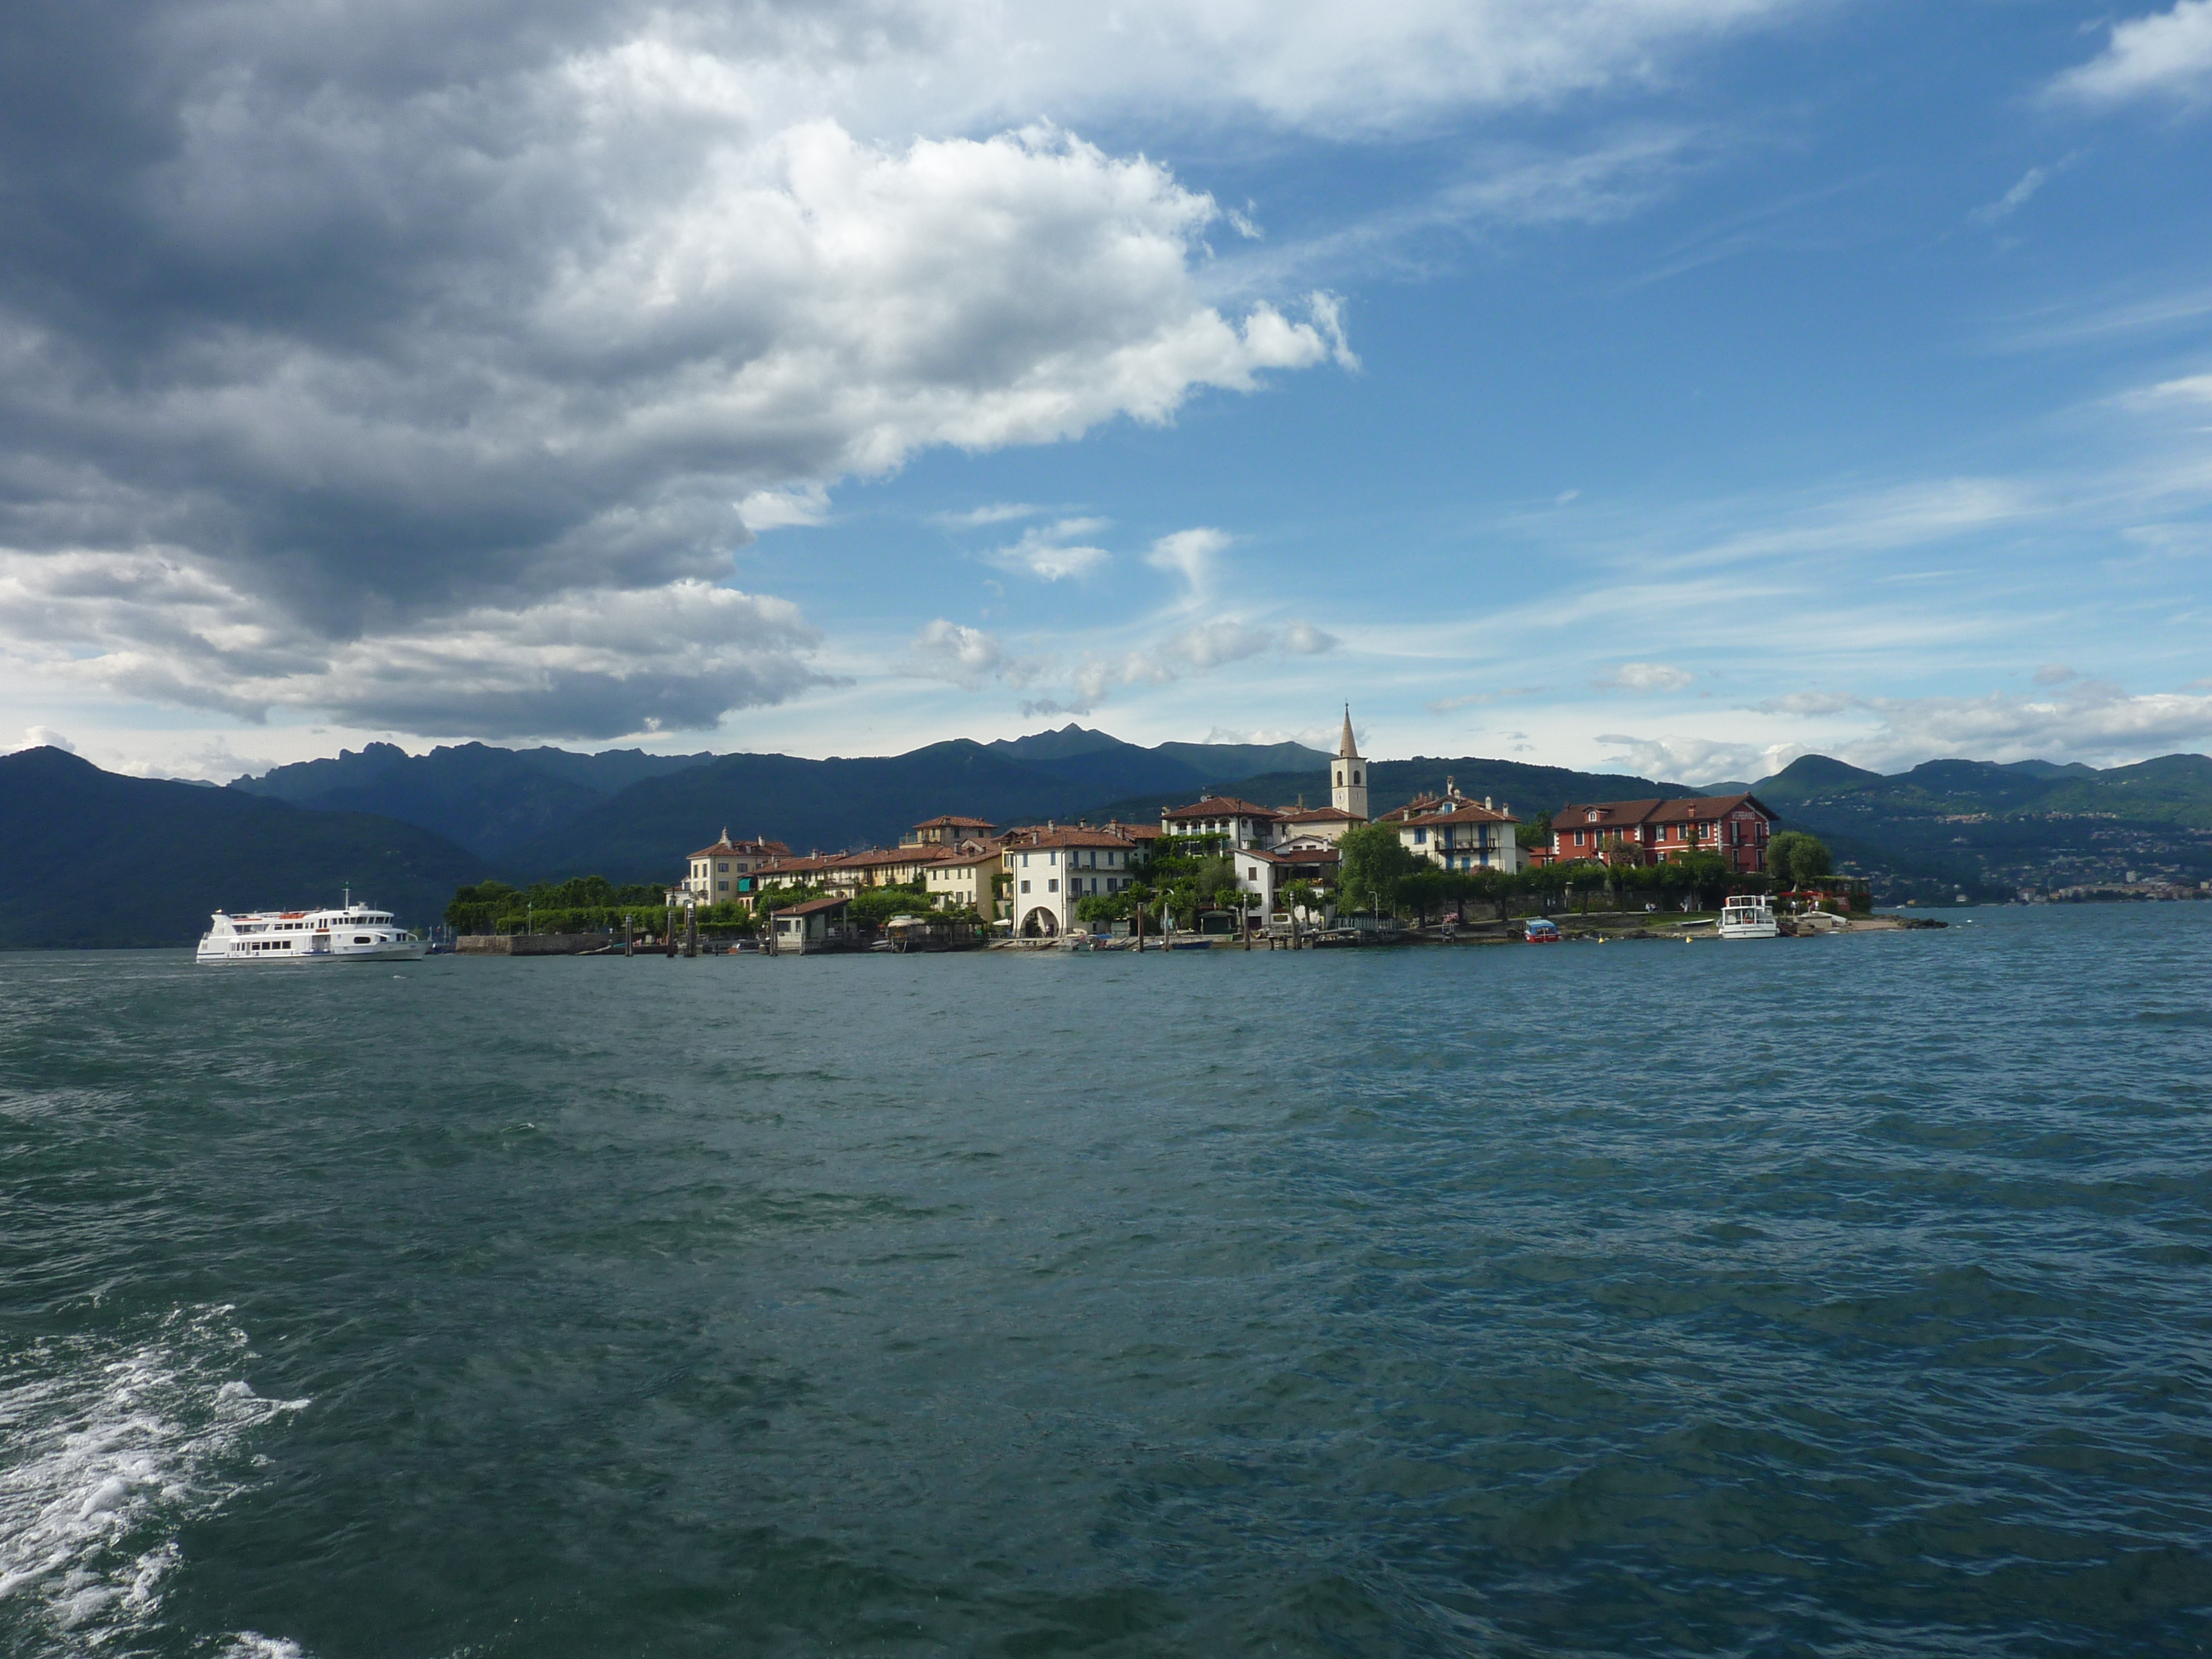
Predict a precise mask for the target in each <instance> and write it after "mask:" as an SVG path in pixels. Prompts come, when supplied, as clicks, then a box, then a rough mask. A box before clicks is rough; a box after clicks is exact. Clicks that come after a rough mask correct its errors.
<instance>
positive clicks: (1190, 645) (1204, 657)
mask: <svg viewBox="0 0 2212 1659" xmlns="http://www.w3.org/2000/svg"><path fill="white" fill-rule="evenodd" d="M1338 644H1339V641H1338V640H1337V639H1336V637H1335V636H1334V635H1331V634H1327V633H1324V632H1322V630H1321V629H1318V628H1316V627H1315V626H1313V624H1312V623H1306V622H1291V623H1285V624H1284V625H1282V626H1281V627H1279V628H1277V627H1268V626H1265V625H1261V624H1258V623H1248V622H1243V621H1240V620H1238V619H1237V618H1235V617H1220V618H1217V619H1216V620H1214V621H1212V622H1207V623H1198V624H1196V625H1194V626H1193V627H1189V628H1185V629H1180V630H1178V631H1177V632H1176V633H1175V634H1172V635H1169V636H1168V637H1167V638H1165V639H1164V640H1161V641H1158V642H1157V643H1155V644H1152V645H1149V646H1146V647H1139V649H1137V650H1134V651H1129V652H1126V653H1122V654H1121V655H1119V656H1111V657H1092V658H1090V659H1087V660H1085V662H1084V663H1083V664H1082V665H1080V666H1079V668H1078V669H1077V670H1076V671H1075V675H1074V680H1075V685H1076V689H1077V690H1078V691H1079V694H1080V695H1081V696H1083V698H1084V699H1085V702H1090V703H1097V702H1103V700H1104V699H1105V698H1106V697H1107V696H1109V694H1110V693H1111V692H1112V691H1113V690H1115V688H1116V687H1118V686H1127V685H1164V684H1167V683H1169V682H1170V681H1173V680H1180V679H1185V678H1190V677H1192V676H1194V675H1201V674H1207V673H1211V672H1212V671H1213V670H1215V669H1217V668H1221V667H1224V666H1226V665H1229V664H1231V663H1238V662H1243V661H1245V660H1247V659H1250V658H1253V657H1257V656H1261V655H1263V654H1267V653H1278V654H1281V655H1285V656H1318V655H1320V654H1322V653H1325V652H1328V651H1333V650H1334V649H1335V648H1336V647H1337V645H1338Z"/></svg>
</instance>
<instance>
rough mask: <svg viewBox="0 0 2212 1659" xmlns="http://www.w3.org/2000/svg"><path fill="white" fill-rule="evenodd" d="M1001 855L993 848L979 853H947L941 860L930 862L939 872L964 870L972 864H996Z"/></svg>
mask: <svg viewBox="0 0 2212 1659" xmlns="http://www.w3.org/2000/svg"><path fill="white" fill-rule="evenodd" d="M1001 856H1002V854H1000V851H999V849H998V848H995V847H994V848H990V849H989V850H988V851H986V852H981V853H948V854H945V857H943V858H941V859H933V860H930V862H931V866H932V867H933V868H935V869H939V870H964V869H966V868H967V867H968V866H969V865H972V864H996V863H997V862H998V861H999V860H1000V857H1001Z"/></svg>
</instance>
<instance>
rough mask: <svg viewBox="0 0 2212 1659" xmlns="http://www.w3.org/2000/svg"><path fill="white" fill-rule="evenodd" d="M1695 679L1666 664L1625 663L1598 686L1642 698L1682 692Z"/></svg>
mask: <svg viewBox="0 0 2212 1659" xmlns="http://www.w3.org/2000/svg"><path fill="white" fill-rule="evenodd" d="M1697 678H1698V677H1697V676H1696V675H1695V674H1692V672H1690V671H1689V670H1688V669H1686V668H1676V667H1674V666H1673V665H1671V664H1668V663H1663V662H1625V663H1623V664H1621V665H1620V667H1619V668H1617V669H1615V670H1613V673H1612V674H1611V675H1610V676H1608V677H1607V678H1605V679H1602V680H1600V681H1599V682H1598V684H1600V685H1601V686H1607V687H1609V688H1611V689H1613V690H1620V691H1629V692H1633V693H1634V694H1635V695H1637V696H1647V695H1649V694H1650V693H1651V692H1654V691H1680V690H1686V688H1687V687H1689V686H1690V685H1691V684H1694V683H1695V681H1696V679H1697ZM1601 741H1603V739H1601Z"/></svg>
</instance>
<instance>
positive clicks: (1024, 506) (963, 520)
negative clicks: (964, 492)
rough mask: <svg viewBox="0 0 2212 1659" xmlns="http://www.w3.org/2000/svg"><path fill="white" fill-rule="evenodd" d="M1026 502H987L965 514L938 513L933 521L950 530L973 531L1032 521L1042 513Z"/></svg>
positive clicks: (971, 508)
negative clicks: (989, 526)
mask: <svg viewBox="0 0 2212 1659" xmlns="http://www.w3.org/2000/svg"><path fill="white" fill-rule="evenodd" d="M1042 511H1043V509H1042V507H1031V506H1030V504H1029V503H1028V502H1026V501H989V502H986V503H985V504H984V505H983V506H981V507H969V509H968V510H967V511H966V512H965V513H938V514H936V515H935V521H936V522H937V523H939V524H941V525H944V526H947V527H948V528H950V529H955V530H974V529H976V528H978V527H980V526H983V525H990V524H1012V523H1014V522H1016V521H1017V520H1022V519H1033V518H1035V517H1036V515H1037V514H1038V513H1041V512H1042Z"/></svg>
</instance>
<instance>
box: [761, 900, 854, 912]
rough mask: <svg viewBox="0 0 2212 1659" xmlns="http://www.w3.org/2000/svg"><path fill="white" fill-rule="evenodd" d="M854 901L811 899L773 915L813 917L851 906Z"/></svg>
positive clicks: (789, 906) (788, 906)
mask: <svg viewBox="0 0 2212 1659" xmlns="http://www.w3.org/2000/svg"><path fill="white" fill-rule="evenodd" d="M851 902H853V901H852V900H850V899H848V898H818V899H809V900H807V902H805V903H804V904H791V905H787V906H785V907H784V908H782V909H781V910H777V911H775V912H774V913H773V914H775V915H779V916H811V915H814V914H815V913H816V912H817V911H821V910H834V909H837V908H841V907H842V906H844V905H848V904H850V903H851Z"/></svg>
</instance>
